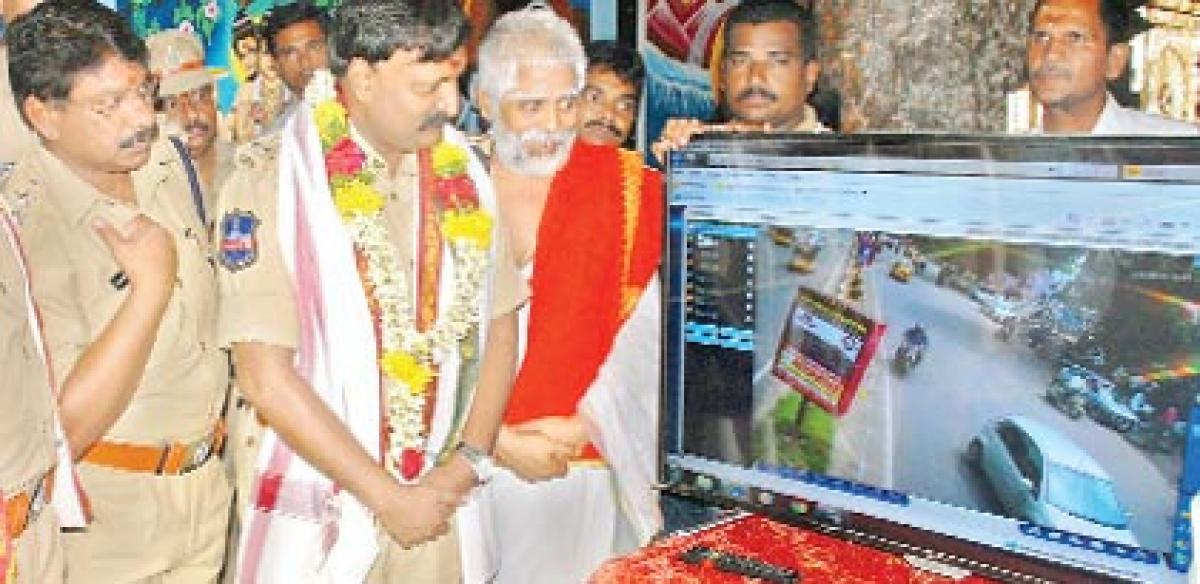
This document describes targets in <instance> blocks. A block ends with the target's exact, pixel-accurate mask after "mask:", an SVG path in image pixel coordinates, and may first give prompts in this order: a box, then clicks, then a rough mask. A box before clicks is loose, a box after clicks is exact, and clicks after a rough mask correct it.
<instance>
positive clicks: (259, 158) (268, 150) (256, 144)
mask: <svg viewBox="0 0 1200 584" xmlns="http://www.w3.org/2000/svg"><path fill="white" fill-rule="evenodd" d="M278 155H279V135H278V134H275V135H268V136H262V137H260V138H256V139H254V140H251V141H249V142H247V143H245V144H242V145H241V146H238V148H237V152H236V153H235V155H234V159H235V163H236V165H237V166H238V167H239V168H247V169H251V170H263V169H265V168H267V167H268V166H269V165H271V164H272V163H274V162H275V158H276V157H277V156H278Z"/></svg>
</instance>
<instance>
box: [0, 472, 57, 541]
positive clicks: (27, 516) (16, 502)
mask: <svg viewBox="0 0 1200 584" xmlns="http://www.w3.org/2000/svg"><path fill="white" fill-rule="evenodd" d="M53 491H54V467H51V468H50V470H48V471H46V474H44V475H42V476H41V477H39V478H38V480H36V481H34V483H33V486H31V487H30V488H28V489H26V490H25V491H23V492H20V493H17V494H15V495H13V496H11V497H5V498H4V517H5V519H6V521H5V526H4V528H5V529H6V530H8V536H9V537H11V538H12V539H17V538H18V537H21V534H22V533H25V529H26V528H27V527H29V525H30V524H31V523H33V522H34V521H36V520H37V518H38V515H39V514H41V512H42V510H43V509H45V508H46V505H48V504H50V493H51V492H53Z"/></svg>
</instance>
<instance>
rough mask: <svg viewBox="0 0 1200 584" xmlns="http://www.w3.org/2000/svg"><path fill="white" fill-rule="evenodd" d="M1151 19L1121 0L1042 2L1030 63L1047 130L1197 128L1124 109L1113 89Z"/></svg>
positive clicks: (1035, 16)
mask: <svg viewBox="0 0 1200 584" xmlns="http://www.w3.org/2000/svg"><path fill="white" fill-rule="evenodd" d="M1145 26H1147V23H1146V22H1145V20H1144V19H1142V17H1141V16H1140V15H1138V14H1137V13H1136V12H1135V11H1134V6H1133V3H1130V2H1123V1H1120V0H1040V1H1039V2H1037V4H1035V5H1034V9H1033V12H1032V14H1031V16H1030V23H1029V37H1028V39H1027V40H1026V45H1025V46H1026V53H1025V65H1026V69H1027V70H1028V72H1029V86H1030V90H1031V91H1032V92H1033V96H1034V98H1035V99H1037V101H1038V102H1039V103H1041V104H1042V108H1043V109H1042V130H1043V131H1044V132H1045V133H1047V134H1108V135H1121V134H1124V135H1164V134H1195V133H1197V131H1198V130H1200V128H1198V127H1197V126H1195V125H1193V124H1189V123H1186V122H1181V121H1177V120H1170V119H1167V118H1163V117H1159V116H1154V115H1151V114H1147V113H1144V112H1140V111H1137V110H1134V109H1128V108H1123V107H1121V106H1120V105H1119V104H1117V102H1116V100H1115V99H1113V96H1112V94H1110V93H1109V92H1108V88H1107V87H1106V83H1107V82H1108V81H1109V80H1112V79H1116V78H1117V77H1119V76H1120V75H1121V73H1122V72H1123V71H1124V70H1125V67H1126V66H1127V65H1128V64H1129V52H1130V50H1129V44H1128V43H1129V39H1130V37H1132V36H1133V35H1134V34H1136V33H1137V32H1139V31H1140V30H1142V29H1143V28H1144V27H1145Z"/></svg>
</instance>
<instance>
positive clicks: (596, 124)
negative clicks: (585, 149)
mask: <svg viewBox="0 0 1200 584" xmlns="http://www.w3.org/2000/svg"><path fill="white" fill-rule="evenodd" d="M583 127H585V128H596V129H600V130H605V131H607V132H608V133H610V134H612V135H613V136H620V135H621V130H618V129H617V127H616V126H614V125H612V124H610V123H608V122H606V121H604V120H591V121H589V122H587V123H585V124H584V125H583Z"/></svg>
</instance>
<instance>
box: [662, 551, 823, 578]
mask: <svg viewBox="0 0 1200 584" xmlns="http://www.w3.org/2000/svg"><path fill="white" fill-rule="evenodd" d="M679 559H680V560H683V561H684V562H686V563H688V564H692V565H700V564H703V563H705V562H709V563H711V564H712V567H714V568H716V569H718V570H721V571H722V572H729V573H731V574H741V575H743V576H749V577H751V578H759V579H761V580H765V581H767V582H772V583H773V584H797V583H798V582H800V573H799V572H797V571H795V570H793V569H791V568H785V567H783V566H776V565H774V564H768V563H767V562H764V561H762V560H756V559H754V558H751V557H747V556H741V555H737V554H731V553H727V552H719V551H717V550H714V549H712V548H710V547H707V546H702V545H698V546H694V547H691V548H689V549H688V550H687V551H685V552H683V553H682V554H679Z"/></svg>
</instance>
